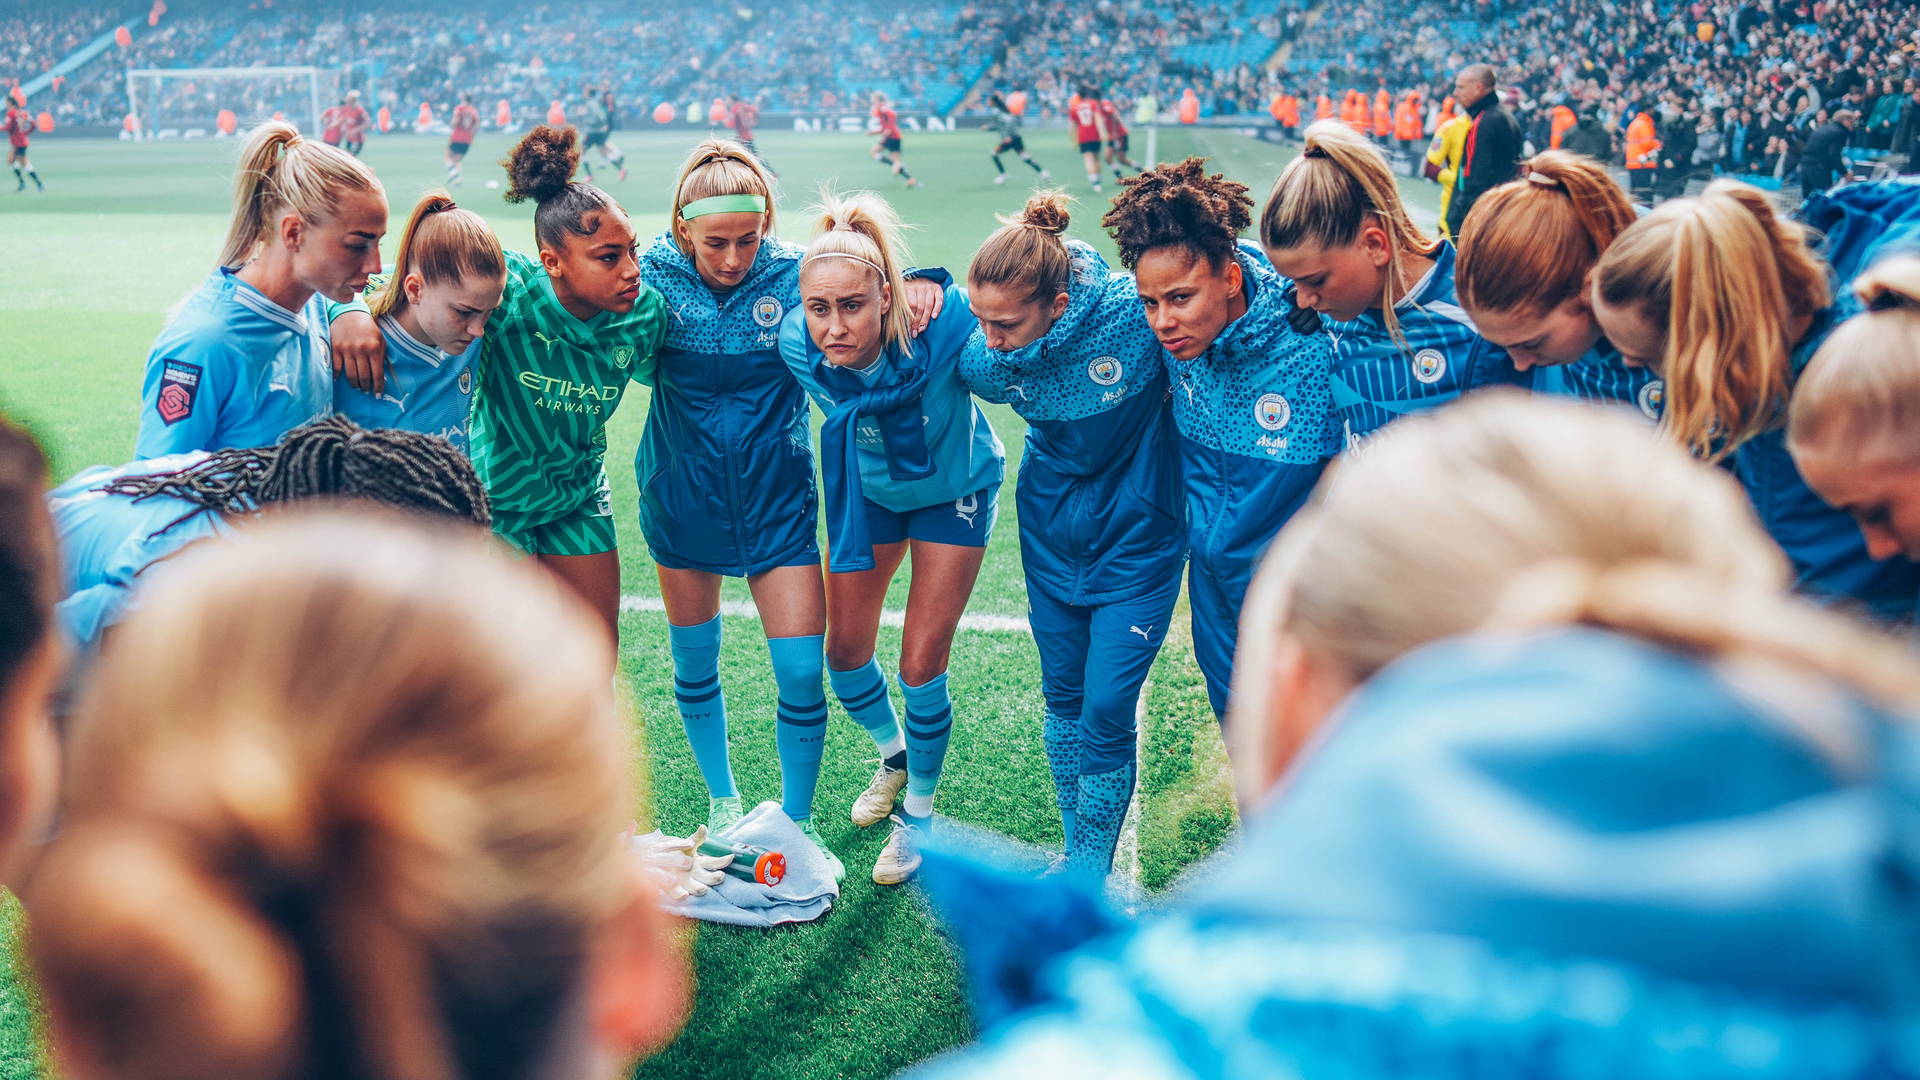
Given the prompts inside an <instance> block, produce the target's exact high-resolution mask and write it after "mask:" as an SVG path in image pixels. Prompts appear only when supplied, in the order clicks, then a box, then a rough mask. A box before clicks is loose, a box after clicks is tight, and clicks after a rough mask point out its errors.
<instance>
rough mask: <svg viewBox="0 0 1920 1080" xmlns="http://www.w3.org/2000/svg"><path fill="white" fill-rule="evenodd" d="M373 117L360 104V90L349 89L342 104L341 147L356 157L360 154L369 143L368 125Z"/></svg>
mask: <svg viewBox="0 0 1920 1080" xmlns="http://www.w3.org/2000/svg"><path fill="white" fill-rule="evenodd" d="M372 121H373V118H372V117H371V116H368V115H367V110H366V109H364V108H361V106H360V91H358V90H349V91H347V100H346V102H345V104H343V105H341V106H340V141H341V144H342V145H341V149H343V150H345V151H346V152H347V153H349V154H352V155H353V156H354V157H359V156H360V148H361V147H363V146H365V145H367V125H368V124H370V123H372Z"/></svg>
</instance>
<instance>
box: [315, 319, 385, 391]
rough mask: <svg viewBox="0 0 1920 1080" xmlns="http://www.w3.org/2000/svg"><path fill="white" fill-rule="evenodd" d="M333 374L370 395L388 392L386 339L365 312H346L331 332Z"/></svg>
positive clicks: (334, 321)
mask: <svg viewBox="0 0 1920 1080" xmlns="http://www.w3.org/2000/svg"><path fill="white" fill-rule="evenodd" d="M329 340H330V344H331V346H332V352H333V374H334V375H335V377H337V378H343V379H345V380H347V385H349V386H351V387H353V388H354V389H355V390H360V391H363V392H365V393H369V394H379V393H383V392H385V390H386V388H387V339H386V338H385V337H384V336H382V335H381V333H380V324H379V323H377V322H375V321H374V320H373V316H372V315H369V314H367V313H366V312H364V311H346V312H342V313H341V314H340V317H339V318H337V319H335V320H333V325H332V326H331V328H330V329H329Z"/></svg>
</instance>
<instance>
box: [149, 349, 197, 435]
mask: <svg viewBox="0 0 1920 1080" xmlns="http://www.w3.org/2000/svg"><path fill="white" fill-rule="evenodd" d="M161 363H162V365H163V366H162V368H161V371H160V397H159V400H158V401H157V402H155V406H154V407H155V408H156V409H157V410H158V411H159V413H160V419H161V421H162V422H164V423H165V424H166V425H167V426H168V427H172V426H173V425H175V424H177V423H179V422H180V421H182V420H185V419H186V418H187V417H188V416H189V415H190V414H191V413H192V412H193V403H194V400H195V399H197V398H198V397H199V396H200V374H201V372H200V366H199V365H198V364H183V363H181V362H180V361H178V360H164V361H161Z"/></svg>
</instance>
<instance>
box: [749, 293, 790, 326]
mask: <svg viewBox="0 0 1920 1080" xmlns="http://www.w3.org/2000/svg"><path fill="white" fill-rule="evenodd" d="M782 314H783V312H782V311H781V310H780V301H778V300H775V299H774V298H773V297H771V296H763V297H761V298H760V299H758V300H755V301H754V302H753V321H754V322H756V323H759V324H760V325H761V326H772V325H773V324H774V323H777V322H779V321H780V316H781V315H782Z"/></svg>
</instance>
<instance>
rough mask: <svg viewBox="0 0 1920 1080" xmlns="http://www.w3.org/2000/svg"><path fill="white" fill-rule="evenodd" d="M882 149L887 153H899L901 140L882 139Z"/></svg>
mask: <svg viewBox="0 0 1920 1080" xmlns="http://www.w3.org/2000/svg"><path fill="white" fill-rule="evenodd" d="M880 149H881V150H882V151H883V152H885V153H889V154H897V153H899V152H900V140H899V139H881V140H880Z"/></svg>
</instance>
